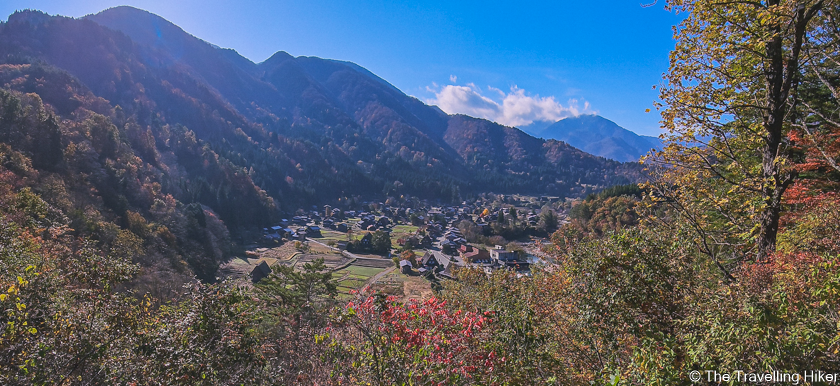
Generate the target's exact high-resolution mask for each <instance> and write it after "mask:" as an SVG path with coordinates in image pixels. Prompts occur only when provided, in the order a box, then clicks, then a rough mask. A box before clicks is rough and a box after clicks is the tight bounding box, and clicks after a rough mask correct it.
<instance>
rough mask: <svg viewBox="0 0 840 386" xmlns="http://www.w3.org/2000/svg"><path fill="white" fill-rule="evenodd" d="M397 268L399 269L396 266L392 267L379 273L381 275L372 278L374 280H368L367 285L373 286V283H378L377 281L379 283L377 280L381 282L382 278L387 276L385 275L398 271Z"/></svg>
mask: <svg viewBox="0 0 840 386" xmlns="http://www.w3.org/2000/svg"><path fill="white" fill-rule="evenodd" d="M396 268H397V267H394V266H392V267H391V268H385V270H384V271H382V272H379V273H377V274H376V275H375V276H374V277H372V278H370V279H368V281H366V282H365V285H371V284H373V283H376V281H377V280H379V279H381V278H382V276H385V275H387V274H389V273H391V272H392V271H393V270H394V269H396Z"/></svg>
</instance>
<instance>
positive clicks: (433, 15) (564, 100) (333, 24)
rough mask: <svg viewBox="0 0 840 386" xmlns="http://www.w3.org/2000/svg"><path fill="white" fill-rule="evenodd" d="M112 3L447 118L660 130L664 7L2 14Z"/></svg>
mask: <svg viewBox="0 0 840 386" xmlns="http://www.w3.org/2000/svg"><path fill="white" fill-rule="evenodd" d="M125 1H131V2H125ZM651 1H652V0H650V1H647V0H646V1H645V2H651ZM118 5H131V6H134V7H137V8H141V9H145V10H148V11H150V12H153V13H156V14H158V15H160V16H162V17H164V18H166V19H168V20H170V21H172V22H174V23H175V24H177V25H179V26H181V27H182V28H183V29H184V30H186V31H187V32H189V33H192V34H193V35H195V36H198V37H200V38H202V39H204V40H206V41H208V42H211V43H214V44H217V45H219V46H222V47H228V48H233V49H236V50H237V51H238V52H239V53H241V54H242V55H244V56H245V57H248V58H249V59H251V60H253V61H255V62H260V61H263V60H265V59H267V58H268V57H269V56H271V54H273V53H274V52H276V51H279V50H283V51H287V52H289V53H290V54H292V55H295V56H299V55H306V56H318V57H323V58H331V59H340V60H349V61H352V62H355V63H358V64H359V65H361V66H363V67H365V68H367V69H369V70H371V71H372V72H374V73H375V74H377V75H379V76H381V77H382V78H384V79H385V80H387V81H389V82H391V83H392V84H394V85H395V86H397V87H398V88H399V89H401V90H403V91H404V92H405V93H407V94H410V95H414V96H416V97H418V98H420V99H422V100H424V101H427V102H429V103H434V104H438V105H440V106H441V107H442V108H443V109H444V110H446V111H447V112H450V113H454V112H459V113H467V114H470V115H474V116H481V117H484V118H488V119H492V120H496V121H498V122H500V123H504V124H508V125H523V124H527V123H528V122H530V121H532V120H540V119H551V120H556V119H559V118H562V117H565V116H569V115H574V114H580V113H598V114H600V115H602V116H604V117H606V118H608V119H611V120H613V121H615V122H616V123H618V124H619V125H621V126H623V127H625V128H627V129H630V130H633V131H635V132H637V133H640V134H648V135H657V134H658V133H659V129H658V127H659V116H658V114H657V113H656V112H655V111H654V112H650V113H645V109H648V108H651V107H652V104H653V102H654V101H655V100H656V99H657V97H658V92H657V91H656V90H653V88H652V86H654V85H657V84H659V83H660V81H661V76H662V73H663V72H665V71H666V70H667V69H668V53H669V51H670V50H671V49H672V48H673V46H674V41H673V40H672V31H671V26H673V25H674V24H675V23H677V22H678V21H679V16H677V15H674V14H672V13H669V12H667V11H665V10H664V7H663V5H664V0H660V1H659V2H658V4H656V5H653V6H651V7H642V6H641V4H640V3H639V2H638V1H634V0H607V1H599V2H593V1H586V0H581V1H566V0H554V1H526V0H523V1H509V2H494V1H458V2H454V3H453V2H451V1H412V2H409V1H393V0H392V1H358V0H357V1H325V0H305V1H300V0H299V1H284V0H262V1H257V0H240V1H221V0H167V1H159V0H121V1H120V0H117V1H111V0H29V1H22V0H3V1H2V2H0V15H3V16H2V18H3V19H5V16H7V15H9V14H11V13H12V12H14V11H15V10H17V9H26V8H31V9H38V10H42V11H44V12H47V13H49V14H60V15H65V16H73V17H79V16H83V15H86V14H89V13H96V12H98V11H101V10H103V9H106V8H109V7H113V6H118Z"/></svg>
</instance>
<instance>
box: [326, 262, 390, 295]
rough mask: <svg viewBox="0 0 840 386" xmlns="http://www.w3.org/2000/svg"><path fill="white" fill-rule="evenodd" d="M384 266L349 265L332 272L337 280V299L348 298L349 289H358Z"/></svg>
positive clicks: (381, 270)
mask: <svg viewBox="0 0 840 386" xmlns="http://www.w3.org/2000/svg"><path fill="white" fill-rule="evenodd" d="M385 269H386V268H374V267H361V266H357V265H350V266H347V267H346V268H342V269H339V270H337V271H334V272H333V277H334V278H335V279H336V280H338V295H339V296H338V297H339V299H343V298H349V297H351V296H350V291H351V290H358V289H360V288H361V287H362V286H363V285H364V284H365V283H366V282H367V281H368V280H370V278H372V277H374V276H376V275H377V274H379V273H380V272H383V271H385Z"/></svg>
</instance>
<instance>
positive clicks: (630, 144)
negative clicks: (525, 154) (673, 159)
mask: <svg viewBox="0 0 840 386" xmlns="http://www.w3.org/2000/svg"><path fill="white" fill-rule="evenodd" d="M522 130H523V131H525V132H527V133H530V134H532V135H534V136H538V137H542V138H546V139H556V140H559V141H563V142H566V143H568V144H569V145H572V146H574V147H576V148H578V149H581V150H583V151H585V152H587V153H591V154H595V155H597V156H601V157H604V158H609V159H613V160H616V161H622V162H629V161H637V160H639V158H641V156H643V155H645V154H647V153H648V152H649V151H650V150H651V149H655V148H660V147H661V146H662V144H661V141H660V140H659V139H658V138H655V137H649V136H642V135H638V134H636V133H634V132H632V131H630V130H627V129H625V128H623V127H621V126H619V125H618V124H616V123H615V122H613V121H611V120H609V119H607V118H604V117H602V116H600V115H596V114H585V115H578V116H575V117H568V118H564V119H561V120H559V121H557V122H555V123H553V124H547V122H534V123H532V124H530V125H527V126H523V127H522Z"/></svg>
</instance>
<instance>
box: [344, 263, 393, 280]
mask: <svg viewBox="0 0 840 386" xmlns="http://www.w3.org/2000/svg"><path fill="white" fill-rule="evenodd" d="M382 271H384V269H382V268H372V267H359V266H355V265H350V266H348V267H347V268H344V269H340V270H338V271H335V273H336V275H342V274H343V273H345V272H347V273H349V274H350V275H353V276H355V277H367V278H370V277H373V276H375V275H376V274H377V273H380V272H382Z"/></svg>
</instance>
